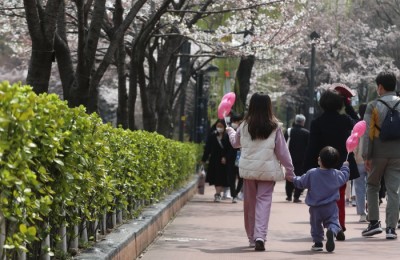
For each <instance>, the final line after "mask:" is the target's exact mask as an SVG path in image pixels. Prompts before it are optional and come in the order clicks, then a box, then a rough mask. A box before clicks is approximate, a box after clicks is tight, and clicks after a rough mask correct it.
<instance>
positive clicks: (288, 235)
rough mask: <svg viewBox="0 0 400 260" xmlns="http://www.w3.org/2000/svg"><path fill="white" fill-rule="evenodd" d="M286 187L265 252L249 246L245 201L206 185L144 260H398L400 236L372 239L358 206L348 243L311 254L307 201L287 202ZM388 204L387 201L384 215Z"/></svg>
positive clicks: (276, 202) (350, 211)
mask: <svg viewBox="0 0 400 260" xmlns="http://www.w3.org/2000/svg"><path fill="white" fill-rule="evenodd" d="M284 190H285V189H284V182H279V183H277V185H276V187H275V192H274V197H273V204H272V213H271V218H270V223H269V232H268V236H267V239H268V241H267V242H266V251H265V252H255V251H254V249H253V248H249V247H248V241H247V237H246V233H245V230H244V225H243V204H242V202H241V201H239V203H237V204H232V203H231V200H225V201H222V202H221V203H214V202H213V194H214V188H213V187H210V186H207V187H206V193H205V195H199V194H196V195H195V196H194V197H193V198H192V199H191V200H190V201H189V202H188V203H187V204H186V205H185V206H184V207H183V208H182V209H181V211H180V212H179V213H178V215H177V216H176V218H175V219H174V220H173V221H172V222H170V224H168V225H167V227H166V228H165V229H164V231H163V232H160V236H159V237H158V238H157V239H156V240H155V241H154V243H153V244H151V245H150V246H149V247H148V248H147V249H146V251H145V252H144V253H143V254H142V256H141V258H140V259H141V260H155V259H163V260H169V259H171V260H172V259H174V260H176V259H178V260H197V259H199V260H200V259H201V260H214V259H215V260H221V259H229V260H233V259H273V260H276V259H321V258H322V257H324V258H326V259H341V260H343V259H352V260H356V259H383V258H385V257H390V259H399V256H400V241H399V240H400V238H399V239H397V240H386V239H385V233H384V232H383V233H382V234H379V235H376V236H375V237H372V238H363V237H361V231H362V230H363V229H364V228H365V227H366V226H367V225H366V223H358V219H359V218H358V216H357V215H356V208H355V207H352V206H347V208H346V220H347V231H346V232H345V234H346V241H337V242H336V249H335V251H334V252H332V253H328V252H326V251H325V250H324V251H323V252H312V251H311V250H310V248H311V245H312V239H311V237H310V226H309V222H308V217H309V216H308V207H307V205H305V204H304V203H300V204H296V203H293V202H287V201H285V197H286V196H285V192H284ZM385 206H386V203H385V202H384V203H383V204H382V205H381V218H383V219H384V208H385ZM383 226H385V223H384V221H383ZM397 233H400V230H399V229H398V231H397Z"/></svg>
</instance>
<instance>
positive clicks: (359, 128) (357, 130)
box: [352, 120, 367, 137]
mask: <svg viewBox="0 0 400 260" xmlns="http://www.w3.org/2000/svg"><path fill="white" fill-rule="evenodd" d="M366 129H367V123H366V122H365V121H364V120H361V121H360V122H358V123H357V124H355V125H354V127H353V132H352V133H353V134H357V136H358V137H361V136H363V135H364V133H365V130H366Z"/></svg>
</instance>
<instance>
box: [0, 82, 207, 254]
mask: <svg viewBox="0 0 400 260" xmlns="http://www.w3.org/2000/svg"><path fill="white" fill-rule="evenodd" d="M199 152H200V150H199V148H198V146H196V145H194V144H190V143H181V142H177V141H173V140H169V139H166V138H164V137H163V136H161V135H158V134H156V133H149V132H145V131H129V130H124V129H121V128H114V127H112V126H111V125H109V124H103V123H102V121H101V119H100V118H99V116H98V115H96V114H91V115H88V114H86V112H85V108H84V107H78V108H69V107H68V106H67V103H66V102H64V101H61V100H60V99H59V98H58V96H56V95H54V94H41V95H36V94H35V93H34V92H33V91H32V89H31V87H29V86H21V85H20V84H14V85H10V84H9V83H8V82H2V83H1V85H0V159H1V160H0V213H2V214H3V215H4V219H5V223H6V225H5V226H6V228H5V229H6V230H1V233H3V234H4V233H5V235H6V241H5V245H4V251H3V252H5V253H6V254H7V256H9V257H10V258H13V257H15V256H16V254H17V252H18V251H21V250H23V251H25V252H28V258H31V257H33V258H35V257H36V256H37V254H40V252H36V251H37V245H38V244H40V242H41V241H42V240H43V239H44V238H45V237H46V236H48V235H49V234H50V235H51V236H52V242H51V246H50V247H49V248H45V249H43V248H41V251H42V253H43V251H47V252H51V251H53V248H54V245H55V243H56V242H57V239H59V238H57V235H54V234H57V232H56V230H57V228H59V227H60V225H61V224H62V223H64V224H67V226H72V225H79V224H81V223H82V221H88V222H89V221H94V220H96V219H99V216H101V215H102V214H104V213H105V212H115V211H123V212H125V215H128V217H129V216H135V215H136V214H138V212H139V211H140V206H143V202H148V203H150V202H153V201H156V200H158V199H159V198H161V197H162V196H163V195H164V194H165V193H167V192H170V191H171V190H174V189H176V188H177V187H180V186H181V185H182V183H183V182H185V181H186V180H187V179H188V177H189V175H192V174H193V172H194V171H195V166H196V160H197V159H198V155H199ZM138 202H141V203H138ZM3 223H4V222H3ZM0 228H1V227H0ZM3 229H4V228H3ZM0 247H1V245H0ZM39 247H40V246H39Z"/></svg>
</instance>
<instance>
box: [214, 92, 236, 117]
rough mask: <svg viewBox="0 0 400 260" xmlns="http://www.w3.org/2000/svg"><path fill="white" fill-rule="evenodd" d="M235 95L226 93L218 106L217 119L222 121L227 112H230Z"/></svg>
mask: <svg viewBox="0 0 400 260" xmlns="http://www.w3.org/2000/svg"><path fill="white" fill-rule="evenodd" d="M235 100H236V95H235V93H233V92H229V93H226V94H225V95H224V96H223V97H222V99H221V103H219V106H218V118H219V119H223V118H224V117H226V116H227V115H228V114H229V112H231V109H232V106H233V104H234V103H235Z"/></svg>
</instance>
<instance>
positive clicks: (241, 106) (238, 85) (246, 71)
mask: <svg viewBox="0 0 400 260" xmlns="http://www.w3.org/2000/svg"><path fill="white" fill-rule="evenodd" d="M255 60H256V59H255V56H253V55H250V56H246V57H242V58H241V59H240V63H239V67H238V70H237V72H236V81H235V93H236V95H237V96H238V97H239V98H238V99H236V102H235V105H234V110H235V111H236V112H237V113H242V112H244V110H245V109H246V99H247V95H248V94H249V90H250V78H251V72H252V70H253V66H254V62H255Z"/></svg>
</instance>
